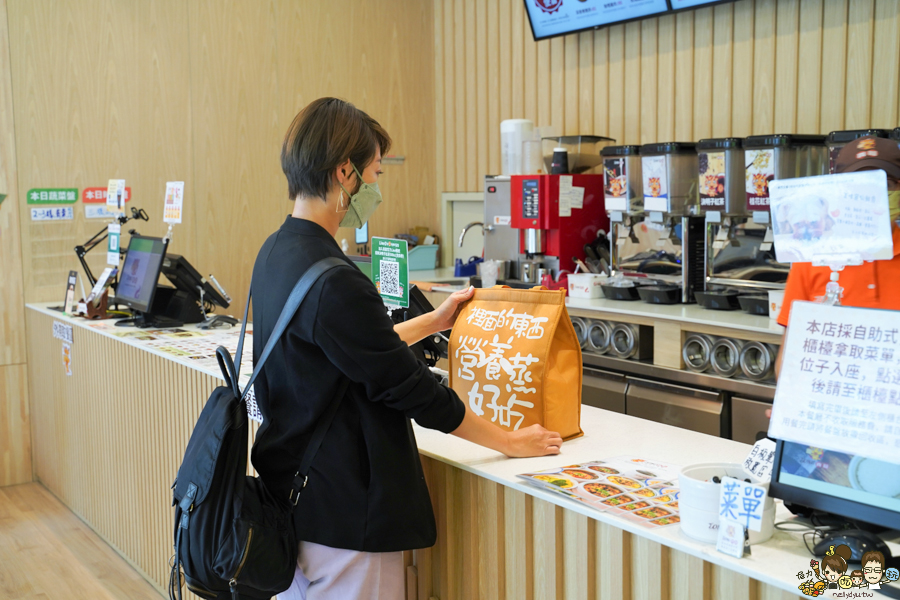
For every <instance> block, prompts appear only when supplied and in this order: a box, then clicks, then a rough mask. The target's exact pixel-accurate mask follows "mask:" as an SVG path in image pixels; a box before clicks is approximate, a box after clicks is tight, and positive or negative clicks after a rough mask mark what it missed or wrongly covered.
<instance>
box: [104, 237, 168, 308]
mask: <svg viewBox="0 0 900 600" xmlns="http://www.w3.org/2000/svg"><path fill="white" fill-rule="evenodd" d="M164 254H165V244H163V242H162V240H158V239H156V238H141V237H137V236H134V237H132V238H131V243H130V244H129V245H128V254H127V255H126V256H125V264H124V265H122V275H121V278H120V279H119V286H118V287H117V288H116V298H117V299H118V300H121V301H123V302H125V303H126V304H128V305H129V306H132V308H135V309H137V310H141V311H143V312H146V311H147V310H149V304H150V301H151V299H152V298H153V292H154V290H155V289H156V281H157V279H159V270H160V266H161V265H162V260H163V256H164Z"/></svg>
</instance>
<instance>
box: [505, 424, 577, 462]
mask: <svg viewBox="0 0 900 600" xmlns="http://www.w3.org/2000/svg"><path fill="white" fill-rule="evenodd" d="M562 443H563V441H562V438H561V437H560V436H559V434H558V433H557V432H555V431H549V430H547V429H544V428H543V427H542V426H540V425H538V424H534V425H530V426H528V427H525V428H523V429H519V430H517V431H510V432H508V433H507V449H506V451H505V452H504V454H506V455H507V456H509V457H512V458H526V457H529V456H547V455H549V454H559V451H560V448H561V447H562Z"/></svg>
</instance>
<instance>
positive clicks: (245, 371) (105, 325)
mask: <svg viewBox="0 0 900 600" xmlns="http://www.w3.org/2000/svg"><path fill="white" fill-rule="evenodd" d="M58 304H59V303H58V302H42V303H35V304H26V305H25V306H26V307H27V308H30V309H32V310H36V311H37V312H40V313H43V314H45V315H49V316H51V317H53V318H54V319H56V320H58V321H62V322H64V323H67V324H70V325H72V326H74V327H80V328H82V329H86V330H89V331H93V332H95V333H97V334H99V335H102V336H105V337H108V338H111V339H114V340H117V341H119V342H122V343H123V344H128V345H129V346H133V347H135V348H140V349H141V350H144V351H146V352H149V353H150V354H155V355H156V356H160V357H162V358H165V359H167V360H171V361H173V362H177V363H178V364H181V365H184V366H186V367H189V368H191V369H194V370H196V371H200V372H201V373H205V374H207V375H211V376H212V377H215V378H216V379H222V380H224V378H223V377H222V372H221V370H220V369H219V366H218V364H214V363H215V361H209V360H207V361H196V360H192V359H189V358H185V357H182V356H178V355H176V354H173V353H171V352H165V351H163V350H160V349H158V348H157V347H156V346H157V345H159V344H157V343H154V344H149V343H147V342H144V341H141V340H136V339H132V338H131V337H122V334H126V333H134V334H137V333H139V332H146V333H150V332H152V331H156V330H153V329H135V328H133V327H128V328H125V327H116V325H115V323H116V321H115V320H114V319H104V320H91V319H85V318H83V317H69V316H67V315H64V314H63V313H61V312H59V311H56V310H53V309H51V308H49V307H51V306H57V305H58ZM176 329H179V330H182V329H183V330H187V331H191V332H197V333H202V334H203V336H204V337H205V336H213V335H216V334H221V333H229V332H233V333H234V334H235V335H236V334H239V333H240V331H241V327H240V325H239V324H238V325H235V326H233V327H231V328H228V327H225V328H222V329H212V330H201V329H199V328H198V327H197V326H196V325H183V326H181V327H177V328H176ZM252 331H253V324H252V323H251V324H250V325H248V326H247V339H246V340H245V341H244V349H245V350H244V356H245V360H246V356H247V355H248V353H251V354H252V352H251V351H252V349H253V335H252ZM190 339H202V338H201V337H198V338H190ZM160 341H162V340H160ZM171 341H172V342H173V343H175V342H177V338H174V339H172V340H171ZM233 358H234V360H235V362H237V358H236V357H233ZM248 367H249V362H247V363H245V364H244V366H243V368H242V369H241V373H242V374H241V380H242V381H243V380H244V379H245V378H247V377H249V372H250V371H252V369H251V368H248Z"/></svg>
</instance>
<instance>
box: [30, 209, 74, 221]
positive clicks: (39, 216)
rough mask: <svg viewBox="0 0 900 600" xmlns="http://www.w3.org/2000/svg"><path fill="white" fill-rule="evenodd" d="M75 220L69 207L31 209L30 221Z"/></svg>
mask: <svg viewBox="0 0 900 600" xmlns="http://www.w3.org/2000/svg"><path fill="white" fill-rule="evenodd" d="M74 218H75V211H73V210H72V207H71V206H57V207H46V208H32V209H31V220H32V221H71V220H73V219H74Z"/></svg>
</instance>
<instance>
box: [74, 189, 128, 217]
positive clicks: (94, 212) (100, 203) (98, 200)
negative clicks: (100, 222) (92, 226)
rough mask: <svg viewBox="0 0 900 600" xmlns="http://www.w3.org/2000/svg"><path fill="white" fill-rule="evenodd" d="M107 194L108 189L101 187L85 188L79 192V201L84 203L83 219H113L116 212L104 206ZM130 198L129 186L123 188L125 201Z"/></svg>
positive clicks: (116, 214)
mask: <svg viewBox="0 0 900 600" xmlns="http://www.w3.org/2000/svg"><path fill="white" fill-rule="evenodd" d="M108 196H109V190H108V189H107V188H101V187H90V188H85V189H84V191H83V192H82V193H81V202H82V204H84V218H85V219H106V220H110V219H115V218H116V217H117V216H118V214H119V213H118V212H114V211H110V210H109V209H108V208H107V207H106V199H107V197H108ZM130 200H131V188H130V187H126V188H125V202H129V201H130Z"/></svg>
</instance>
